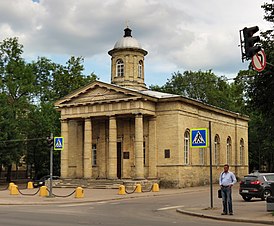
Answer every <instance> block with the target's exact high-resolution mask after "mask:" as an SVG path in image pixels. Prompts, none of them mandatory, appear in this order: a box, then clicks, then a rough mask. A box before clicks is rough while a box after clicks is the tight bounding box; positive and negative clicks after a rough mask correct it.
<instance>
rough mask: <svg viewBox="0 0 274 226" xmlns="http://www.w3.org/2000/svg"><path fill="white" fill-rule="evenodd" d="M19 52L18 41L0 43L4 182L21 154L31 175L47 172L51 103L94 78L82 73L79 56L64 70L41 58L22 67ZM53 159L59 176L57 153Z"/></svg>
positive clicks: (54, 116) (54, 126)
mask: <svg viewBox="0 0 274 226" xmlns="http://www.w3.org/2000/svg"><path fill="white" fill-rule="evenodd" d="M22 54H23V45H21V44H20V43H19V42H18V39H17V38H8V39H5V40H4V41H2V42H0V76H1V79H0V104H1V108H0V117H1V120H0V165H4V166H6V167H8V169H9V174H8V178H7V179H8V180H9V179H10V170H11V165H12V164H17V163H18V162H19V160H20V159H21V158H22V157H23V156H25V160H26V161H27V164H28V165H29V166H31V168H32V171H34V176H37V177H39V176H42V175H44V174H47V173H48V169H49V148H48V147H47V145H46V137H47V136H49V135H50V133H51V132H52V133H53V134H54V136H59V135H60V121H59V118H60V114H59V112H57V111H56V110H55V108H54V106H53V104H54V102H55V101H56V100H57V99H59V98H61V97H63V96H65V95H67V94H68V93H70V92H72V91H73V90H75V89H78V88H79V87H81V86H84V85H86V84H88V83H90V82H92V81H94V80H96V79H97V76H96V75H95V74H93V73H91V74H90V75H88V76H85V75H84V73H83V71H84V66H83V60H84V59H83V58H82V57H71V58H70V59H69V60H68V61H67V63H66V65H64V66H63V65H60V64H56V63H54V62H52V61H51V60H49V59H47V58H45V57H38V59H37V61H36V62H35V61H33V62H31V63H26V62H25V60H24V59H23V58H22ZM54 155H55V157H54V160H55V162H54V173H56V174H58V172H59V170H60V169H59V167H60V153H54ZM31 176H33V175H31Z"/></svg>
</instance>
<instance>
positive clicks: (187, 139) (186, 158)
mask: <svg viewBox="0 0 274 226" xmlns="http://www.w3.org/2000/svg"><path fill="white" fill-rule="evenodd" d="M189 147H190V134H189V131H188V130H186V131H185V135H184V164H185V165H188V164H189Z"/></svg>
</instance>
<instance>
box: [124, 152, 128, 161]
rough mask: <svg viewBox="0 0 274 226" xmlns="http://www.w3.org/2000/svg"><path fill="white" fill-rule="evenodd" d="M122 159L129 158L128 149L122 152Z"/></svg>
mask: <svg viewBox="0 0 274 226" xmlns="http://www.w3.org/2000/svg"><path fill="white" fill-rule="evenodd" d="M123 159H129V152H128V151H125V152H123Z"/></svg>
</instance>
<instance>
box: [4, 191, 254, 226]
mask: <svg viewBox="0 0 274 226" xmlns="http://www.w3.org/2000/svg"><path fill="white" fill-rule="evenodd" d="M0 200H1V199H0ZM206 200H209V197H208V193H207V192H199V193H197V192H190V193H185V194H181V195H178V194H177V195H166V196H154V197H140V198H133V199H122V200H112V201H104V202H90V203H78V204H77V203H75V204H55V205H54V204H50V205H25V206H23V205H14V206H11V205H7V206H0V225H1V226H2V225H5V226H6V225H11V226H17V225H18V226H19V225H20V226H38V225H41V226H49V225H50V226H53V225H54V226H76V225H94V226H97V225H100V226H102V225H105V226H115V225H117V226H118V225H119V226H122V225H125V226H156V225H157V226H167V225H182V226H200V225H201V226H215V225H216V226H217V225H218V226H219V225H222V226H243V225H250V224H245V223H233V222H225V221H223V222H220V221H216V220H209V219H204V218H198V217H192V216H187V215H183V214H181V213H178V212H176V209H177V208H179V207H182V206H184V205H187V206H193V207H195V206H198V205H199V204H200V202H201V201H206ZM256 225H258V224H256Z"/></svg>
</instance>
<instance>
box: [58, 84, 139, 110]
mask: <svg viewBox="0 0 274 226" xmlns="http://www.w3.org/2000/svg"><path fill="white" fill-rule="evenodd" d="M140 96H141V95H140V94H139V93H138V92H134V91H129V90H127V89H124V88H122V87H119V86H115V85H112V84H107V83H103V82H99V81H96V82H93V83H91V84H90V85H88V86H85V87H83V88H81V89H78V90H76V91H74V92H73V93H71V94H69V95H67V96H65V97H64V98H62V99H60V100H59V101H57V102H56V103H55V106H59V107H60V106H68V105H86V104H94V103H98V102H100V103H102V102H111V101H116V102H117V101H119V100H121V101H125V100H132V99H136V98H138V97H140Z"/></svg>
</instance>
